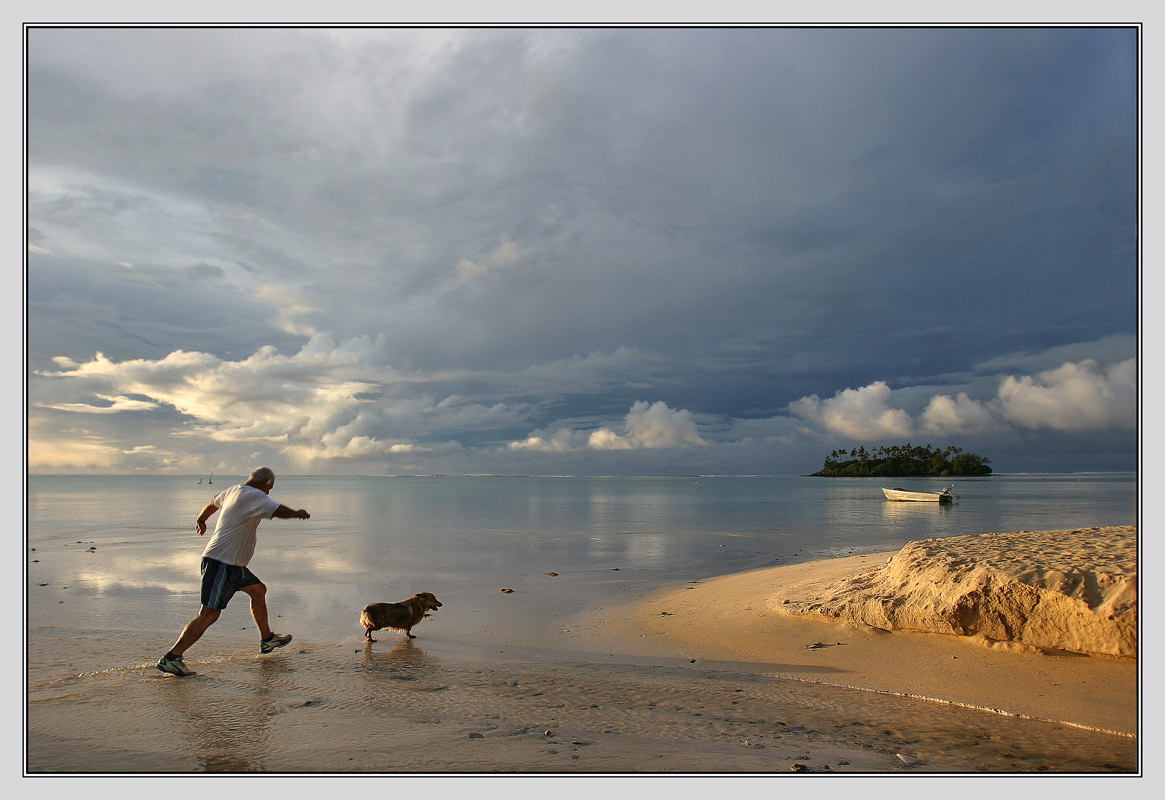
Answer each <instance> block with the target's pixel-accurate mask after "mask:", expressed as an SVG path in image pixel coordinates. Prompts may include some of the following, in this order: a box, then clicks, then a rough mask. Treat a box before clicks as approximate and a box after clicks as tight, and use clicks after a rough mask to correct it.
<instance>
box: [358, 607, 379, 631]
mask: <svg viewBox="0 0 1165 800" xmlns="http://www.w3.org/2000/svg"><path fill="white" fill-rule="evenodd" d="M360 627H361V628H364V629H368V628H375V627H376V623H375V622H373V621H372V617H370V616H368V609H367V608H365V609H364V610H363V611H361V612H360Z"/></svg>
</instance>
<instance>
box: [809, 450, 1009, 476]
mask: <svg viewBox="0 0 1165 800" xmlns="http://www.w3.org/2000/svg"><path fill="white" fill-rule="evenodd" d="M990 463H991V459H989V458H984V457H983V456H980V455H977V454H976V453H964V452H963V450H962V448H960V447H947V448H944V449H942V450H939V449H937V448H934V447H931V446H930V445H927V446H925V447H916V446H914V445H911V444H909V443H908V444H904V445H892V446H889V447H878V448H875V449H873V450H866V448H865V447H858V448H855V449H853V450H849V451H846V450H834V451H833V452H832V453H830V454H829V456H828V457H827V458H826V459H825V466H823V467H822V468H821V469H820V470H818V471H817V472H814V473H813V474H812V477H816V478H916V477H918V478H921V477H933V478H946V477H952V476H956V475H959V476H967V475H990V474H991V467H990V466H988V465H989V464H990Z"/></svg>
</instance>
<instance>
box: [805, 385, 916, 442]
mask: <svg viewBox="0 0 1165 800" xmlns="http://www.w3.org/2000/svg"><path fill="white" fill-rule="evenodd" d="M892 395H893V391H892V390H891V389H890V387H889V385H888V384H886V383H885V382H884V381H875V382H874V383H871V384H870V385H869V386H863V387H862V388H860V389H843V390H841V391H840V392H838V393H837V394H835V395H834V396H833V397H830V398H827V399H825V400H822V399H821V398H820V397H818V396H817V395H815V394H814V395H809V396H808V397H802V398H801V399H800V400H795V401H794V402H792V403H790V404H789V410H790V411H792V412H793V414H794V415H796V416H798V417H801V418H802V419H806V420H809V421H810V422H814V423H817V424H818V425H821V426H822V427H824V428H825V429H827V430H829V431H831V432H833V433H838V434H841V435H842V436H848V437H850V438H852V439H859V440H870V439H882V438H899V437H904V436H910V435H911V434H912V433H913V431H914V424H913V421H912V420H911V417H910V415H909V414H908V413H906V412H905V411H904V410H902V409H900V408H892V407H891V402H892Z"/></svg>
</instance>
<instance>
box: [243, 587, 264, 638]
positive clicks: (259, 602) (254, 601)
mask: <svg viewBox="0 0 1165 800" xmlns="http://www.w3.org/2000/svg"><path fill="white" fill-rule="evenodd" d="M239 591H240V592H246V593H247V595H248V596H250V598H251V616H252V617H253V618H254V619H255V624H256V625H258V626H259V638H260V639H268V638H270V636H271V626H270V625H269V624H268V623H267V587H266V586H265V585H264V584H262V583H253V584H251V585H250V586H244V587H243V588H241V589H239Z"/></svg>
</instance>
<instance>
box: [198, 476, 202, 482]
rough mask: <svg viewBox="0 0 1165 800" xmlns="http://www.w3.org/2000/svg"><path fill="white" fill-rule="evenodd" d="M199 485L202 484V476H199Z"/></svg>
mask: <svg viewBox="0 0 1165 800" xmlns="http://www.w3.org/2000/svg"><path fill="white" fill-rule="evenodd" d="M198 483H199V484H201V483H202V476H201V475H199V476H198Z"/></svg>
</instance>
